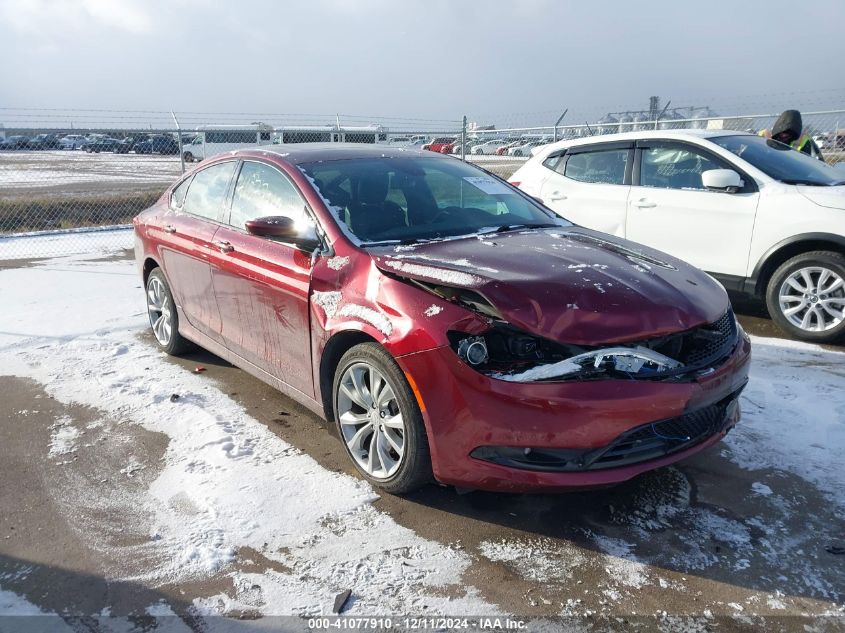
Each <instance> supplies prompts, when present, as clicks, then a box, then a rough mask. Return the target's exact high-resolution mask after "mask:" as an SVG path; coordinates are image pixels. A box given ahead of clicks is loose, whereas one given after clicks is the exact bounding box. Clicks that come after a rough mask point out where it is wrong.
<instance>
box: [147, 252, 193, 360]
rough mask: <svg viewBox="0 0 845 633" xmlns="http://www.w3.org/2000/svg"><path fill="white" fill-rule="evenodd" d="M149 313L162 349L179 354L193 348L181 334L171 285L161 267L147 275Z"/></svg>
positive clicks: (173, 354) (154, 332) (172, 354)
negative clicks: (168, 283)
mask: <svg viewBox="0 0 845 633" xmlns="http://www.w3.org/2000/svg"><path fill="white" fill-rule="evenodd" d="M146 291H147V314H148V315H149V318H150V328H152V331H153V336H154V337H155V339H156V343H158V346H159V347H160V348H161V350H162V351H164V352H166V353H168V354H170V355H171V356H177V355H179V354H182V353H184V352H186V351H188V350H189V349H190V348H191V342H190V341H188V339H186V338H184V337H183V336H182V335H181V334H179V315H178V314H177V312H176V303H175V302H174V301H173V294H172V293H171V292H170V286H168V285H167V280H166V279H165V278H164V273H163V272H161V268H154V269H153V270H152V272H150V275H149V277H147V288H146Z"/></svg>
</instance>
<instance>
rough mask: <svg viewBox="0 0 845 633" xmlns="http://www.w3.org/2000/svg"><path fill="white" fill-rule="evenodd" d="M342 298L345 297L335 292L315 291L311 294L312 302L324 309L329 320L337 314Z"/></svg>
mask: <svg viewBox="0 0 845 633" xmlns="http://www.w3.org/2000/svg"><path fill="white" fill-rule="evenodd" d="M342 298H343V295H342V294H341V293H340V292H338V291H334V290H333V291H331V292H319V291H316V290H315V291H314V292H312V293H311V300H312V301H313V302H314V304H315V305H318V306H320V307H321V308H322V309H323V312H325V313H326V316H327V317H328V318H332V317H333V316H334V315H335V314H336V313H337V306H338V305H339V304H340V300H341V299H342Z"/></svg>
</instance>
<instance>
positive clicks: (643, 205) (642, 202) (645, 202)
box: [631, 198, 657, 209]
mask: <svg viewBox="0 0 845 633" xmlns="http://www.w3.org/2000/svg"><path fill="white" fill-rule="evenodd" d="M631 204H632V205H634V206H635V207H639V208H640V209H651V208H652V207H656V206H657V203H656V202H652V201H651V200H649V199H647V198H640V199H639V200H632V201H631Z"/></svg>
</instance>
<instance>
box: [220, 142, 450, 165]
mask: <svg viewBox="0 0 845 633" xmlns="http://www.w3.org/2000/svg"><path fill="white" fill-rule="evenodd" d="M232 153H233V154H234V155H235V156H240V155H247V156H249V155H252V156H254V155H256V154H264V155H268V154H275V155H276V156H278V157H279V158H283V159H284V160H286V161H288V162H290V163H294V164H298V163H311V162H314V161H318V160H348V159H353V158H408V157H414V156H416V157H423V156H424V157H426V158H442V159H443V160H454V159H451V158H450V157H449V156H446V155H445V154H440V153H437V152H428V151H425V150H417V149H411V148H405V147H391V146H390V145H374V144H372V143H288V144H285V143H282V144H280V145H258V146H257V147H250V148H244V149H239V150H237V151H235V152H232Z"/></svg>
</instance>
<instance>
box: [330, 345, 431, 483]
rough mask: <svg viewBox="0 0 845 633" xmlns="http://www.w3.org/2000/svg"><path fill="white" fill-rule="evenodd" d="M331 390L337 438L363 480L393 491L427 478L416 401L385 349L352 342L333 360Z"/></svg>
mask: <svg viewBox="0 0 845 633" xmlns="http://www.w3.org/2000/svg"><path fill="white" fill-rule="evenodd" d="M332 394H333V402H334V413H335V423H336V425H337V430H338V434H339V435H340V439H341V441H342V442H343V445H344V447H345V449H346V452H347V454H348V455H349V457H350V458H351V459H352V463H353V464H354V465H355V468H356V469H357V470H358V472H359V473H361V475H363V476H364V478H365V479H367V481H369V482H370V483H372V484H373V485H374V486H376V487H378V488H380V489H382V490H384V491H385V492H390V493H393V494H404V493H408V492H411V491H413V490H416V489H417V488H420V487H421V486H423V485H425V484H427V483H429V482H430V481H432V479H433V475H432V470H431V456H430V453H429V449H428V437H427V436H426V432H425V425H424V423H423V419H422V414H421V413H420V408H419V405H418V404H417V401H416V398H415V397H414V394H413V392H412V391H411V388H410V386H409V385H408V382H407V380H406V379H405V376H404V375H403V373H402V370H401V369H400V368H399V366H398V365H397V364H396V361H395V360H394V359H393V357H392V356H391V355H390V354H389V353H388V352H387V350H385V349H384V348H383V347H382V346H381V345H378V344H377V343H362V344H360V345H356V346H355V347H353V348H351V349H350V350H349V351H348V352H346V354H344V355H343V357H342V358H341V359H340V363H339V364H338V366H337V369H336V371H335V377H334V383H333V386H332Z"/></svg>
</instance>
